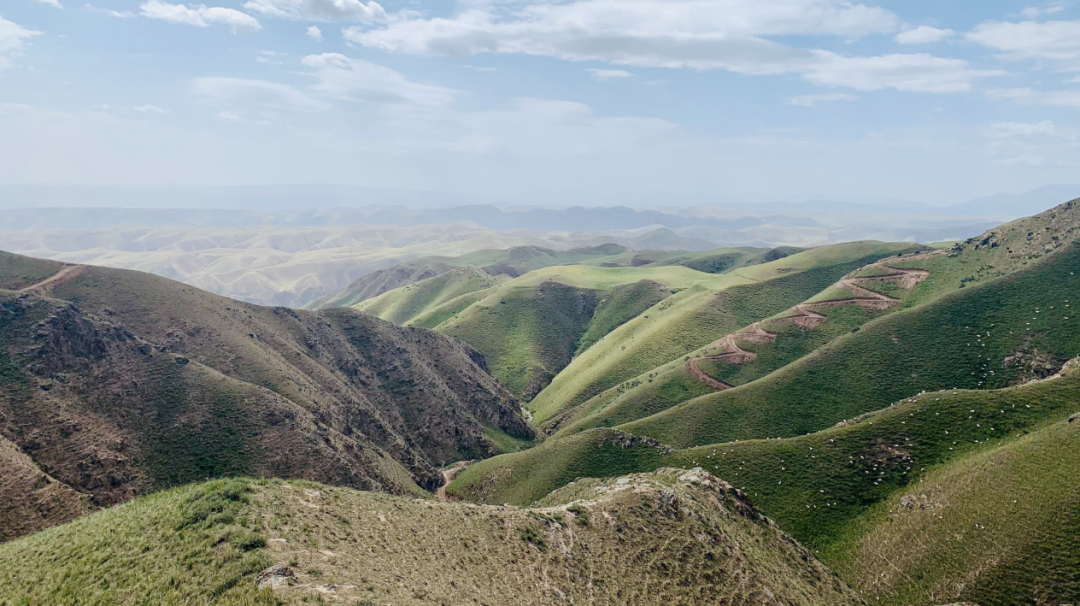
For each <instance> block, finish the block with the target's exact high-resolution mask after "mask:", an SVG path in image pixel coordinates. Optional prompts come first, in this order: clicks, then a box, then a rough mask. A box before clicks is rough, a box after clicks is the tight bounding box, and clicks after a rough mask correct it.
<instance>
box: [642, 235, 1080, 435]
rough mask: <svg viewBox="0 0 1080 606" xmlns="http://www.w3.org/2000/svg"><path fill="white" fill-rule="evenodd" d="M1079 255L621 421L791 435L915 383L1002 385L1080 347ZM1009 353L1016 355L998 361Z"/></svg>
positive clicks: (673, 431)
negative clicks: (727, 386) (1079, 312)
mask: <svg viewBox="0 0 1080 606" xmlns="http://www.w3.org/2000/svg"><path fill="white" fill-rule="evenodd" d="M1078 263H1080V247H1077V246H1075V245H1074V246H1073V247H1071V248H1069V249H1067V250H1064V251H1062V252H1059V253H1058V254H1056V255H1054V256H1053V257H1050V258H1048V259H1046V260H1045V263H1042V264H1040V265H1039V266H1038V267H1032V268H1030V269H1028V270H1024V271H1021V272H1017V273H1014V274H1010V275H1007V276H1005V277H1002V278H998V279H995V280H991V281H989V282H985V283H983V284H980V285H976V286H972V287H968V288H965V289H958V290H956V291H955V292H954V293H953V294H949V295H945V296H943V297H939V298H937V299H934V300H933V301H932V302H930V303H928V304H925V305H922V306H919V307H915V308H911V309H907V310H903V311H901V312H897V313H894V314H891V315H889V316H886V317H883V318H881V319H879V320H876V321H874V322H870V323H869V324H867V325H865V326H863V327H862V329H861V330H860V331H858V332H855V333H851V334H848V335H846V336H842V337H840V338H838V339H836V340H835V341H833V342H831V343H829V344H828V345H826V346H825V347H822V348H820V349H818V350H816V351H815V352H813V354H812V355H808V356H806V357H804V358H801V359H800V360H798V361H797V362H795V363H793V364H790V365H788V366H786V367H784V368H782V369H780V370H778V371H776V372H774V373H772V374H770V375H768V376H766V377H763V378H761V379H759V380H757V381H754V382H752V383H749V384H746V385H743V386H742V387H739V388H736V389H732V390H727V391H724V392H720V393H716V394H712V395H707V396H703V397H701V398H697V399H695V400H691V401H689V402H687V403H685V404H682V405H680V406H677V407H675V408H671V409H669V410H666V411H665V412H663V413H660V414H658V415H655V416H654V417H650V418H647V419H642V420H640V421H636V422H633V423H630V424H627V425H625V426H624V428H625V429H626V430H627V431H630V432H633V433H640V434H643V435H649V436H652V437H655V438H656V439H658V440H660V441H662V442H665V443H669V444H672V445H673V446H676V447H689V446H694V445H698V444H710V443H718V442H727V441H731V440H736V439H740V440H742V439H753V438H762V437H790V436H796V435H801V434H806V433H811V432H814V431H818V430H821V429H823V428H826V427H828V426H830V425H832V424H834V423H837V422H839V421H841V420H843V419H845V418H851V417H854V416H857V415H859V414H862V413H865V412H869V411H871V410H875V409H878V408H881V407H882V406H885V405H887V404H888V403H889V402H893V401H896V400H899V399H902V398H904V397H905V396H909V395H911V394H915V393H918V392H920V391H922V390H940V389H948V388H952V387H959V388H962V389H978V388H983V389H985V388H995V387H1004V386H1006V385H1009V384H1012V383H1014V382H1016V381H1018V380H1023V379H1025V378H1028V377H1030V376H1034V375H1032V372H1038V370H1037V369H1036V370H1034V371H1033V369H1032V368H1031V364H1033V363H1034V360H1037V359H1046V358H1050V359H1056V360H1057V361H1058V362H1057V363H1058V365H1059V366H1060V364H1061V363H1063V362H1064V360H1067V359H1069V358H1071V357H1073V356H1075V355H1077V353H1080V330H1077V329H1076V328H1074V327H1075V326H1077V325H1078V322H1080V318H1077V317H1075V316H1070V315H1069V314H1071V313H1072V312H1071V309H1072V307H1071V305H1072V304H1073V303H1072V302H1070V298H1071V297H1075V296H1076V293H1077V292H1080V278H1078V277H1077V276H1076V275H1075V274H1074V272H1073V270H1074V269H1075V267H1077V264H1078ZM1067 305H1068V306H1069V307H1066V306H1067ZM1065 318H1069V319H1068V320H1066V319H1065ZM827 324H828V322H826V324H824V325H823V326H827ZM778 343H779V340H778ZM1018 353H1019V354H1021V357H1022V358H1023V359H1022V360H1021V361H1020V363H1013V364H1009V365H1006V364H1005V360H1006V359H1007V358H1009V357H1010V356H1016V355H1017V354H1018Z"/></svg>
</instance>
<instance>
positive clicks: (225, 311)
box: [0, 253, 533, 525]
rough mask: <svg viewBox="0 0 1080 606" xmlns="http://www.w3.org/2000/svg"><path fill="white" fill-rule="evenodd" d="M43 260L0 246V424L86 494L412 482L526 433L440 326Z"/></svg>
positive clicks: (109, 496) (423, 483)
mask: <svg viewBox="0 0 1080 606" xmlns="http://www.w3.org/2000/svg"><path fill="white" fill-rule="evenodd" d="M51 265H52V267H51V269H52V275H53V276H56V275H61V276H62V277H63V278H64V279H55V280H52V281H50V282H47V283H44V282H42V280H48V279H49V276H47V275H46V276H44V277H42V275H41V274H43V273H45V272H44V271H42V269H43V267H42V264H41V262H40V261H38V260H33V259H28V258H25V257H18V256H16V255H8V254H6V253H4V254H0V268H3V269H4V270H5V271H4V273H3V275H0V284H2V285H3V286H5V287H7V288H10V289H11V290H6V291H0V345H2V347H0V372H2V373H3V378H4V380H3V381H2V382H0V384H2V392H0V435H2V436H3V437H4V438H6V439H7V440H9V441H10V442H12V443H14V445H16V446H17V448H18V449H19V451H21V452H22V453H23V454H25V455H26V456H27V457H29V458H30V459H31V460H32V461H33V463H34V464H35V465H36V466H37V467H38V468H39V469H40V470H41V471H42V472H43V473H46V474H47V475H48V477H51V478H53V479H55V480H56V481H57V482H59V483H61V484H63V485H65V486H67V487H69V488H70V489H72V490H74V491H76V492H78V493H82V494H84V495H87V496H88V497H89V502H90V503H91V504H92V505H93V506H105V505H111V504H115V503H119V502H122V501H125V500H127V499H130V498H131V497H132V496H134V495H136V494H139V493H144V492H148V491H151V490H155V489H160V488H163V487H167V486H172V485H175V484H179V483H184V482H191V481H195V480H201V479H204V478H206V477H216V476H221V475H238V474H249V475H267V476H283V477H303V478H309V479H315V480H321V481H324V482H328V483H334V484H342V485H348V486H354V487H357V488H364V489H372V490H386V491H389V492H393V493H401V494H406V493H408V494H419V493H420V491H421V489H427V490H434V489H435V488H437V487H438V485H439V483H440V481H439V476H438V473H437V468H438V467H440V466H442V465H444V464H446V463H449V462H451V461H454V460H459V459H473V458H482V457H485V456H490V455H491V454H493V453H496V452H499V449H498V446H497V445H496V441H493V439H492V437H489V436H496V437H498V436H503V435H505V436H516V437H518V438H522V439H529V438H531V437H532V435H533V433H532V430H531V429H530V428H529V426H528V424H527V423H526V421H525V420H524V419H523V418H522V416H521V413H520V408H519V406H518V405H517V403H516V402H515V401H514V399H513V398H512V397H511V396H510V395H509V394H508V393H507V392H506V391H505V390H504V389H503V388H502V387H500V386H499V385H498V384H497V383H496V382H495V381H494V379H492V378H491V376H490V375H488V374H487V373H486V372H485V371H484V368H483V359H482V357H480V356H479V355H478V354H477V353H476V351H475V350H473V349H472V348H470V347H468V346H467V345H464V344H461V343H458V342H455V341H453V340H451V339H448V338H446V337H443V336H441V335H439V334H437V333H434V332H431V331H426V330H422V329H402V328H398V327H395V326H393V325H391V324H388V323H385V322H382V321H380V320H376V319H374V318H371V317H369V316H365V315H363V314H359V313H356V312H352V311H349V310H333V311H330V312H322V313H320V314H312V313H308V312H298V311H294V310H288V309H283V308H264V307H258V306H255V305H249V304H244V303H239V302H237V301H233V300H230V299H225V298H222V297H218V296H215V295H211V294H209V293H205V292H202V291H199V290H197V289H195V288H193V287H190V286H185V285H183V284H179V283H176V282H172V281H170V280H166V279H163V278H159V277H156V276H152V275H148V274H141V273H139V272H131V271H125V270H112V269H104V268H84V269H81V270H79V271H78V272H76V271H73V270H71V269H70V267H72V266H62V265H61V264H59V263H53V264H51ZM20 282H21V283H22V284H21V286H20V284H19V283H20ZM43 284H45V285H46V286H47V288H48V289H51V293H50V294H51V296H50V297H40V296H38V295H35V294H31V292H33V291H34V290H35V289H37V290H41V286H42V285H43ZM23 288H28V289H29V292H22V293H20V292H18V291H19V290H21V289H23ZM9 459H10V458H9ZM5 469H6V468H5ZM30 508H32V503H31V502H30V500H28V501H27V502H26V504H25V506H24V509H26V511H27V515H28V516H29V517H28V518H27V519H32V518H33V515H31V514H30V513H29V511H30ZM67 511H73V510H72V509H71V508H67V509H65V508H57V512H58V514H57V515H56V516H45V519H43V520H42V524H44V525H50V524H55V523H58V522H62V521H65V520H66V517H67V514H66V513H65V512H67Z"/></svg>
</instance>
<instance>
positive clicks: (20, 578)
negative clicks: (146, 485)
mask: <svg viewBox="0 0 1080 606" xmlns="http://www.w3.org/2000/svg"><path fill="white" fill-rule="evenodd" d="M251 485H252V482H251V481H250V480H243V479H228V480H215V481H212V482H209V483H207V484H200V485H194V486H185V487H181V488H176V489H173V490H170V491H166V492H163V493H158V494H154V495H151V496H147V497H141V498H138V499H136V500H134V501H132V502H130V503H126V504H124V505H119V506H117V507H113V508H111V509H107V510H104V511H101V512H98V513H96V514H94V515H92V516H90V517H86V518H81V519H79V520H76V521H74V522H71V523H69V524H66V525H64V526H60V527H57V528H52V529H49V530H46V531H43V532H41V533H39V534H36V535H33V536H31V537H28V538H24V539H20V540H17V541H13V542H10V543H6V544H3V545H0V562H2V563H3V565H2V566H0V605H3V606H52V605H58V604H79V605H85V606H106V605H112V604H149V603H153V604H162V605H168V606H172V605H175V606H181V605H184V606H201V605H207V606H208V605H210V604H214V605H222V606H229V605H235V606H247V605H249V604H279V603H280V602H279V601H278V600H277V599H275V598H274V597H273V595H272V594H271V593H270V592H269V591H260V590H258V589H256V587H255V583H254V582H253V579H254V576H255V575H256V574H257V573H258V572H259V571H260V570H263V569H264V568H266V567H267V566H269V565H270V564H271V560H270V558H269V557H268V556H267V555H266V553H265V551H264V550H263V549H262V547H263V546H265V545H266V536H265V534H263V533H262V532H260V529H259V528H258V527H257V526H258V525H257V524H256V523H254V520H252V519H251V518H250V517H248V516H249V515H250V502H251V496H252V493H253V488H252V486H251Z"/></svg>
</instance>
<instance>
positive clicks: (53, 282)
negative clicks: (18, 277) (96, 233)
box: [18, 263, 90, 296]
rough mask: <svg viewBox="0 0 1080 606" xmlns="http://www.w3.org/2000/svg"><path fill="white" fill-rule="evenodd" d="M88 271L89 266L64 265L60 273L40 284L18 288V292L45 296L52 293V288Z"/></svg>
mask: <svg viewBox="0 0 1080 606" xmlns="http://www.w3.org/2000/svg"><path fill="white" fill-rule="evenodd" d="M89 269H90V266H89V265H69V264H66V263H65V264H64V266H63V267H61V268H60V271H58V272H56V273H55V274H53V275H51V276H49V277H48V278H45V279H44V280H41V281H40V282H35V283H33V284H31V285H30V286H27V287H25V288H20V289H19V291H18V292H22V293H29V294H34V295H41V296H46V295H48V294H49V293H51V292H52V289H53V288H56V287H57V286H60V285H61V284H63V283H64V282H67V281H69V280H73V279H75V278H77V277H79V276H81V275H83V274H84V273H86V272H87V270H89Z"/></svg>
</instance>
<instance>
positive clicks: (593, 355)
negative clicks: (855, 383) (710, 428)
mask: <svg viewBox="0 0 1080 606" xmlns="http://www.w3.org/2000/svg"><path fill="white" fill-rule="evenodd" d="M909 248H910V246H909V245H906V244H882V243H874V242H859V243H852V244H842V245H837V246H828V247H822V248H819V249H813V250H809V251H806V252H802V253H798V254H794V255H791V256H788V257H785V258H782V259H779V260H776V261H773V262H770V263H765V264H761V265H754V266H751V267H746V268H740V269H736V270H734V271H731V272H728V273H725V274H721V275H719V276H716V277H714V278H712V279H710V280H708V281H702V282H699V283H697V284H695V285H693V286H692V287H690V288H688V289H686V290H685V291H682V292H680V293H678V294H676V295H673V296H672V297H670V298H668V299H667V300H665V301H664V302H662V303H660V304H659V305H657V306H655V307H654V308H652V309H650V310H649V312H648V313H644V314H641V315H639V316H638V317H636V318H634V319H633V320H631V321H629V322H627V323H625V324H623V325H622V326H620V327H619V328H617V329H615V330H614V331H612V332H611V333H609V334H608V335H607V336H605V337H604V338H603V339H601V340H600V341H598V342H597V343H596V344H595V345H593V346H592V347H591V348H589V349H588V350H587V351H585V352H583V353H582V354H581V355H579V356H578V357H577V358H575V359H574V361H573V363H572V364H570V365H569V366H568V367H567V368H566V369H565V370H563V371H562V372H561V373H559V375H558V376H557V377H556V378H555V379H554V380H553V381H552V383H551V385H549V386H548V387H547V388H545V389H544V391H543V392H541V393H540V394H539V395H538V396H537V397H536V398H535V399H534V400H533V401H532V402H531V403H530V404H529V407H530V409H531V410H532V411H533V413H534V418H535V421H536V422H537V423H541V424H545V423H547V422H548V421H549V419H554V418H556V417H558V416H560V415H563V414H565V413H566V412H567V411H568V410H570V409H571V408H573V407H576V406H578V405H580V404H582V403H584V402H586V401H587V400H589V399H590V398H592V397H594V396H596V395H597V394H600V393H602V392H603V391H605V390H607V389H610V388H612V387H614V386H616V385H618V384H620V383H622V382H623V381H628V380H631V379H633V378H634V377H637V376H639V375H641V374H643V373H647V372H649V371H651V370H652V369H655V368H657V367H659V366H661V365H663V364H666V363H668V362H671V361H672V360H675V359H679V358H681V357H683V356H685V355H687V354H689V353H691V352H693V351H694V350H696V349H698V348H701V347H703V346H705V345H708V344H709V343H712V342H713V341H715V340H716V339H719V338H720V337H722V336H724V335H726V334H728V333H731V332H734V331H735V330H737V329H739V328H741V327H743V326H746V325H747V324H750V323H751V322H755V321H757V320H761V319H763V318H767V317H769V316H771V315H773V314H776V313H779V312H781V311H783V310H785V309H787V308H788V307H791V306H792V305H795V304H796V303H799V302H801V301H803V300H805V299H807V298H808V297H810V296H812V295H813V294H815V293H817V292H820V291H821V290H822V289H823V288H825V287H826V286H828V285H829V284H831V283H833V282H835V281H836V280H838V279H839V278H840V277H842V276H844V275H845V274H847V273H848V272H851V271H853V270H854V269H856V268H858V267H861V266H863V265H865V264H866V263H869V262H871V261H874V260H877V259H879V258H882V257H884V256H888V255H890V254H896V253H897V252H899V251H901V250H905V249H909ZM552 429H554V428H553V427H551V424H550V423H548V426H547V430H548V431H549V432H550V431H551V430H552Z"/></svg>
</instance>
